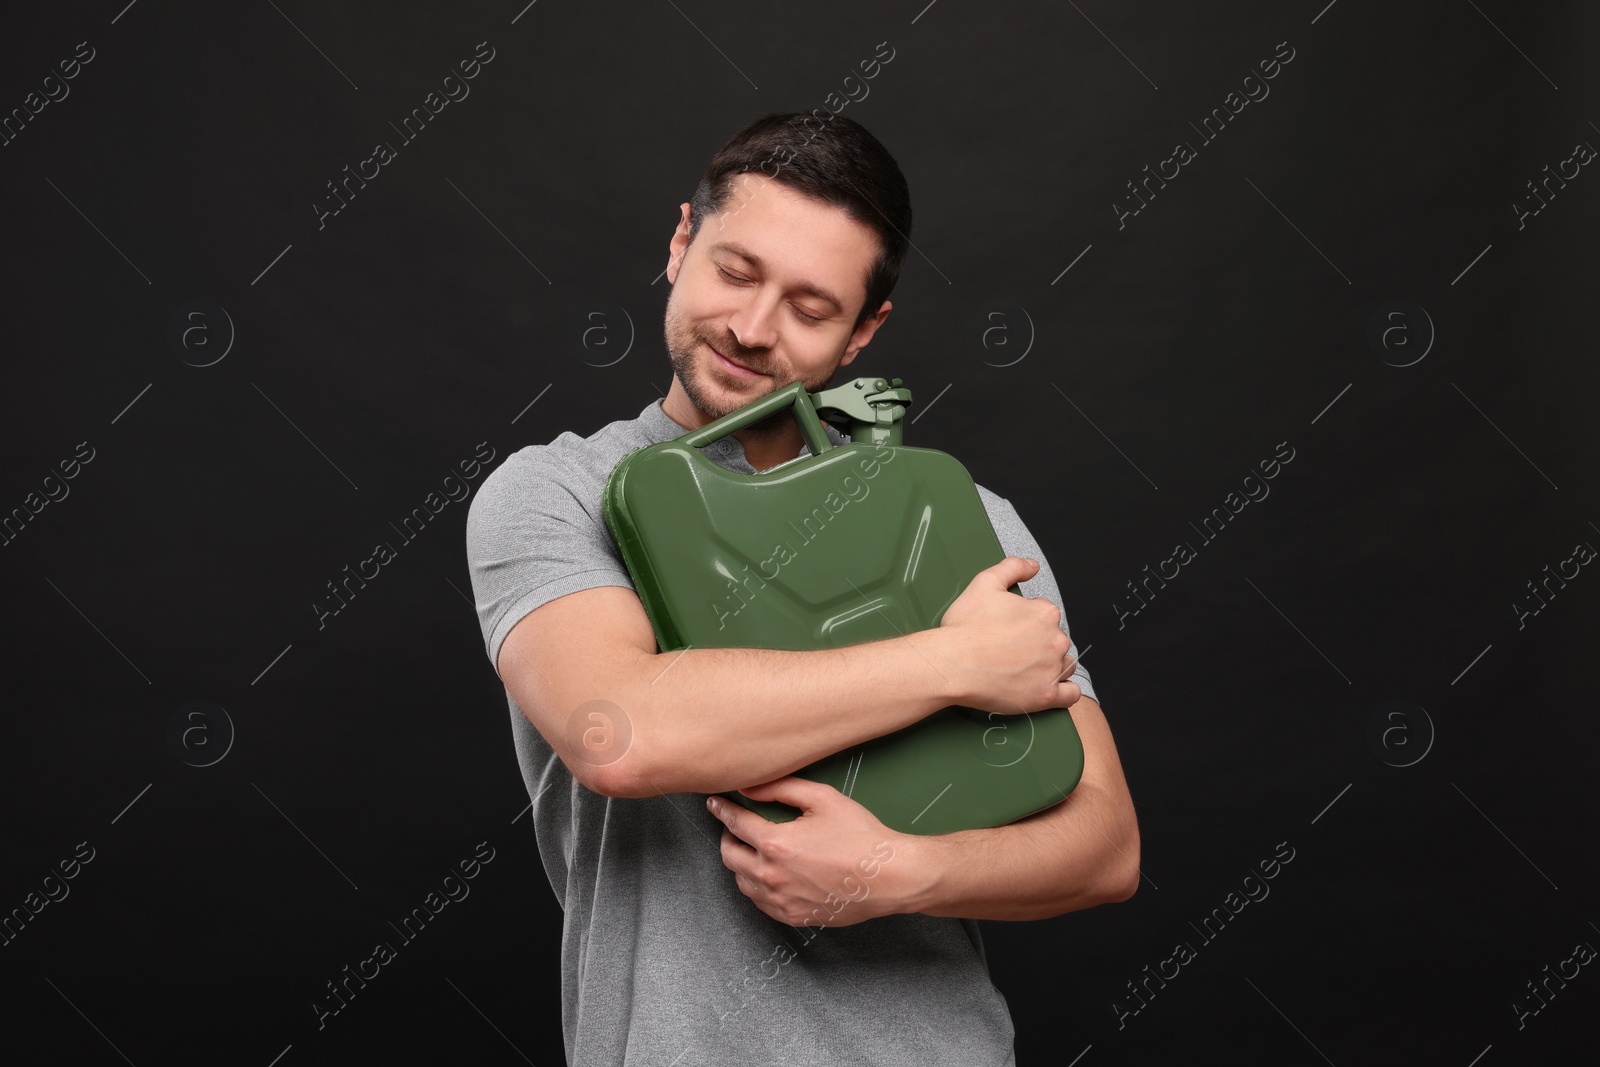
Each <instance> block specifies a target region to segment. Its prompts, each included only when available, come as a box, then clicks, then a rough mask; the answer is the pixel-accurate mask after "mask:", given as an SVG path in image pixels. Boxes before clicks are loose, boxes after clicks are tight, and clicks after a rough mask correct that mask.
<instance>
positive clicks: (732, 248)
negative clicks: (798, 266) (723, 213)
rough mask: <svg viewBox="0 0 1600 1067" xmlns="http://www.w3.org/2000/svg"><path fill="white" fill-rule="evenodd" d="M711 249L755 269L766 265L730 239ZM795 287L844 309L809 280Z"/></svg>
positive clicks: (834, 297) (830, 294)
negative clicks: (745, 262)
mask: <svg viewBox="0 0 1600 1067" xmlns="http://www.w3.org/2000/svg"><path fill="white" fill-rule="evenodd" d="M711 251H713V252H727V253H729V254H730V255H735V256H738V257H739V258H740V259H743V260H746V261H748V262H749V263H750V264H751V265H752V266H754V267H756V268H757V269H760V268H762V267H765V266H766V264H765V263H763V262H762V261H761V257H760V256H758V255H756V254H755V253H754V252H751V251H750V250H749V249H748V248H745V247H744V246H743V245H739V244H735V243H734V242H732V241H718V242H716V243H715V244H713V245H712V246H711ZM795 288H796V289H798V290H799V291H800V292H802V293H806V294H808V295H810V296H814V297H816V298H817V299H818V300H823V301H826V302H827V303H829V304H832V305H833V306H834V309H835V310H836V311H843V310H844V301H843V300H840V299H839V298H838V297H836V296H834V295H833V294H832V293H830V292H828V290H826V289H824V288H822V287H821V286H817V285H812V284H811V283H810V282H801V283H800V284H799V285H796V286H795Z"/></svg>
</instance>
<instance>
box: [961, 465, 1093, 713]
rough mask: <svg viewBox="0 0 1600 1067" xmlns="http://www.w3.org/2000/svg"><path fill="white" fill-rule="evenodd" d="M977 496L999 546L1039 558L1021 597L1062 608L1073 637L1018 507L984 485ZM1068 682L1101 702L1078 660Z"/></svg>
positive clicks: (1021, 586)
mask: <svg viewBox="0 0 1600 1067" xmlns="http://www.w3.org/2000/svg"><path fill="white" fill-rule="evenodd" d="M977 488H978V495H979V497H980V498H981V499H982V500H983V506H984V509H985V510H986V511H988V513H989V522H990V523H991V524H992V525H993V526H994V532H995V536H996V537H998V538H999V539H1000V547H1001V548H1002V549H1003V550H1004V551H1005V554H1006V555H1008V556H1021V557H1024V558H1026V559H1036V560H1038V561H1039V573H1038V574H1035V575H1034V576H1033V577H1032V578H1030V579H1028V580H1027V581H1025V582H1022V583H1020V584H1019V585H1018V586H1017V588H1018V589H1020V590H1022V595H1023V596H1028V597H1044V598H1045V599H1046V600H1048V601H1050V602H1051V603H1052V604H1054V605H1055V606H1056V607H1057V608H1058V609H1059V610H1060V611H1061V630H1062V632H1063V633H1065V634H1066V635H1067V637H1068V640H1069V641H1071V639H1072V631H1071V630H1070V629H1068V627H1067V608H1066V605H1065V604H1063V603H1062V602H1061V590H1060V589H1059V588H1057V587H1056V578H1055V575H1054V574H1053V573H1052V572H1051V570H1050V561H1049V560H1047V559H1045V558H1044V552H1043V551H1042V550H1040V548H1039V543H1038V542H1037V541H1035V540H1034V539H1033V535H1032V534H1031V533H1029V532H1028V527H1027V526H1026V525H1025V524H1024V523H1023V521H1022V516H1020V515H1018V514H1017V509H1016V508H1015V507H1013V506H1012V505H1011V501H1009V500H1007V499H1006V498H1005V497H1002V496H1000V495H998V494H996V493H994V492H993V491H991V490H989V489H985V488H984V487H983V486H981V485H980V486H978V487H977ZM1071 652H1072V655H1073V657H1074V658H1076V657H1077V656H1078V644H1077V642H1076V641H1071ZM1071 681H1074V682H1076V683H1077V684H1078V688H1079V689H1081V690H1083V695H1084V696H1086V697H1088V698H1089V699H1091V700H1093V701H1094V702H1095V703H1096V704H1098V703H1100V698H1099V697H1098V696H1096V695H1095V691H1094V685H1093V683H1092V682H1091V681H1090V680H1089V672H1088V671H1087V670H1085V669H1084V666H1083V664H1082V663H1081V662H1080V663H1078V665H1077V668H1076V669H1075V670H1074V671H1073V672H1072V678H1071Z"/></svg>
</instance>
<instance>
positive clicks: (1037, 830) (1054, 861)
mask: <svg viewBox="0 0 1600 1067" xmlns="http://www.w3.org/2000/svg"><path fill="white" fill-rule="evenodd" d="M1071 714H1072V721H1073V722H1074V723H1075V724H1076V725H1077V728H1078V733H1079V736H1080V737H1081V738H1082V739H1083V753H1084V765H1083V777H1082V778H1081V779H1080V780H1079V783H1078V786H1077V788H1076V789H1074V790H1073V792H1072V794H1071V795H1070V796H1068V797H1067V798H1066V799H1065V800H1063V801H1062V802H1061V803H1059V804H1057V805H1055V806H1054V807H1051V808H1047V809H1045V810H1044V811H1041V812H1038V813H1037V814H1034V815H1031V816H1029V817H1028V818H1026V819H1022V820H1020V821H1018V822H1014V823H1010V824H1009V825H1006V826H997V827H993V828H990V829H983V830H961V831H958V832H956V833H951V834H941V835H937V836H918V835H915V834H904V833H898V832H896V831H893V830H890V829H889V828H887V827H886V826H884V825H883V824H882V823H881V822H879V821H878V819H877V818H876V817H875V816H874V815H873V814H872V813H871V812H870V811H868V810H867V809H866V808H864V807H862V806H861V805H860V804H858V803H857V802H856V801H854V800H852V799H851V798H849V797H847V796H845V795H844V794H843V793H840V792H839V791H838V790H837V789H834V788H833V787H832V786H827V785H822V784H821V783H818V782H812V781H808V780H807V779H804V778H794V777H789V778H783V779H780V780H778V781H774V782H765V783H763V784H762V785H760V786H757V787H753V788H746V789H744V790H743V792H744V793H745V794H746V795H748V796H751V797H754V798H755V799H757V800H776V801H779V802H781V803H785V804H790V805H793V806H795V807H797V808H800V809H801V810H802V811H803V812H804V817H802V818H798V819H794V820H791V821H790V822H785V823H773V822H768V821H767V820H766V819H763V818H762V817H761V816H760V815H758V814H756V813H755V812H752V811H747V810H745V809H744V808H742V807H740V806H739V805H737V804H730V803H727V802H726V801H721V800H719V799H718V798H715V797H712V798H709V799H708V802H707V806H708V807H710V808H711V811H712V812H713V814H715V815H716V816H717V817H718V818H719V819H721V820H722V822H723V825H724V826H725V827H726V828H727V830H726V832H725V833H724V834H723V835H722V862H723V864H724V865H725V866H726V867H727V868H728V869H729V870H731V871H733V872H734V876H735V882H736V884H737V885H738V887H739V889H740V891H741V892H743V893H744V894H745V895H746V896H747V897H749V898H750V899H751V900H752V901H753V902H754V903H755V905H756V906H757V907H758V908H760V909H761V910H762V911H763V912H765V913H766V914H767V915H769V916H771V917H772V918H774V919H777V920H778V921H779V922H783V923H788V924H790V925H794V926H818V925H820V926H850V925H852V924H855V923H859V922H865V921H866V920H868V919H873V918H877V917H879V916H882V915H897V914H902V913H922V914H926V915H944V916H954V917H957V918H971V919H1045V918H1049V917H1051V916H1054V915H1060V914H1062V913H1063V912H1068V911H1077V910H1080V909H1082V908H1092V907H1094V906H1095V905H1097V904H1108V903H1113V902H1116V901H1122V900H1127V899H1128V898H1129V897H1131V896H1132V895H1133V893H1134V890H1136V889H1137V888H1138V885H1139V877H1140V875H1139V826H1138V822H1137V821H1136V819H1135V818H1134V811H1133V802H1132V800H1131V799H1130V798H1129V796H1128V787H1127V783H1126V782H1125V781H1124V780H1123V775H1122V767H1121V764H1120V762H1119V761H1118V759H1117V750H1116V746H1115V744H1113V743H1112V740H1111V730H1110V728H1109V727H1108V726H1107V725H1106V720H1105V715H1104V714H1103V713H1102V712H1101V710H1100V706H1099V705H1098V704H1097V703H1095V701H1094V700H1093V699H1092V698H1090V697H1083V698H1082V699H1080V700H1079V701H1078V702H1077V703H1076V704H1074V705H1072V712H1071Z"/></svg>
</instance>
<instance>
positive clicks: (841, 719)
mask: <svg viewBox="0 0 1600 1067" xmlns="http://www.w3.org/2000/svg"><path fill="white" fill-rule="evenodd" d="M943 648H944V645H943V643H942V641H941V640H940V639H939V637H938V631H937V630H922V631H917V632H914V633H910V634H906V635H903V636H900V637H894V638H889V639H886V640H881V641H871V642H867V643H864V644H859V645H850V646H847V647H844V648H835V649H820V650H811V651H787V650H778V649H759V648H692V649H688V650H683V651H675V652H665V653H657V654H654V655H650V656H645V657H641V659H640V660H638V661H637V662H636V663H635V664H634V665H633V669H631V670H629V671H627V672H625V676H626V677H625V680H624V681H623V683H622V686H621V688H620V689H619V691H618V696H617V700H616V703H617V704H618V705H619V706H621V707H622V708H623V709H624V710H625V711H626V712H627V715H628V719H629V723H630V725H631V727H632V730H633V737H632V741H631V743H630V747H629V751H628V753H627V755H626V756H625V757H624V758H623V759H622V760H620V761H618V763H617V765H616V767H615V771H616V772H617V773H618V776H619V777H621V778H623V779H624V784H623V785H622V786H621V787H620V790H621V791H620V793H619V795H624V796H657V795H660V794H663V793H683V792H695V793H716V792H725V791H728V790H732V789H738V788H740V787H742V786H747V785H754V784H756V783H759V782H765V781H770V780H772V779H774V778H778V777H781V776H783V775H786V774H789V773H791V772H793V771H796V770H799V769H800V768H802V767H805V766H807V765H809V764H811V763H814V762H816V761H817V760H819V759H822V758H823V757H825V756H829V755H832V754H833V753H835V752H838V751H841V750H842V749H846V748H849V747H851V746H852V745H857V744H860V743H861V742H863V741H866V740H869V739H871V738H874V737H880V736H882V735H884V734H887V733H891V732H893V731H895V730H898V729H901V728H902V727H905V726H909V725H911V724H912V723H914V722H918V721H920V720H921V719H923V718H925V717H927V716H928V715H930V714H932V713H933V712H935V711H938V710H939V709H940V708H944V707H948V706H949V705H951V704H955V703H959V702H960V700H959V699H958V697H959V690H958V686H957V679H956V676H955V672H956V668H955V666H954V664H953V663H952V662H950V661H949V659H948V657H947V656H945V655H944V654H943V652H942V650H943Z"/></svg>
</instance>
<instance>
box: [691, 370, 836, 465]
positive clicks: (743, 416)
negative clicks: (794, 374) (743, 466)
mask: <svg viewBox="0 0 1600 1067" xmlns="http://www.w3.org/2000/svg"><path fill="white" fill-rule="evenodd" d="M785 408H793V409H794V417H795V420H796V421H798V422H799V423H800V433H801V435H802V436H803V437H805V439H806V444H807V445H808V446H810V448H811V454H812V455H814V456H820V455H822V453H824V452H826V451H828V449H830V448H832V447H833V442H832V441H830V440H828V432H827V431H826V430H824V429H823V428H822V420H821V419H820V418H818V417H817V409H816V408H815V407H813V406H812V404H811V396H810V394H809V393H807V392H806V387H805V383H804V382H790V383H789V384H788V385H786V386H784V387H783V388H782V389H779V390H777V391H776V392H772V393H768V394H767V395H766V396H764V397H762V398H761V399H760V400H757V401H756V402H754V403H753V404H750V405H748V406H746V407H743V408H741V409H739V410H738V411H734V412H730V413H728V414H727V415H724V416H722V418H720V419H716V420H713V421H712V422H708V423H706V424H705V425H704V426H702V427H700V428H699V429H698V430H690V431H689V432H688V433H686V434H684V435H683V436H682V437H680V438H678V440H680V441H682V442H683V443H684V444H686V445H688V446H690V447H691V448H703V447H704V446H706V445H709V444H712V443H713V442H715V441H719V440H721V439H722V438H724V437H726V436H728V435H729V434H731V433H733V432H734V431H735V430H742V429H744V428H745V427H746V426H749V425H750V424H751V423H753V422H759V421H760V420H762V419H764V418H766V417H767V416H768V415H771V414H773V413H774V412H778V411H783V410H784V409H785Z"/></svg>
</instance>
